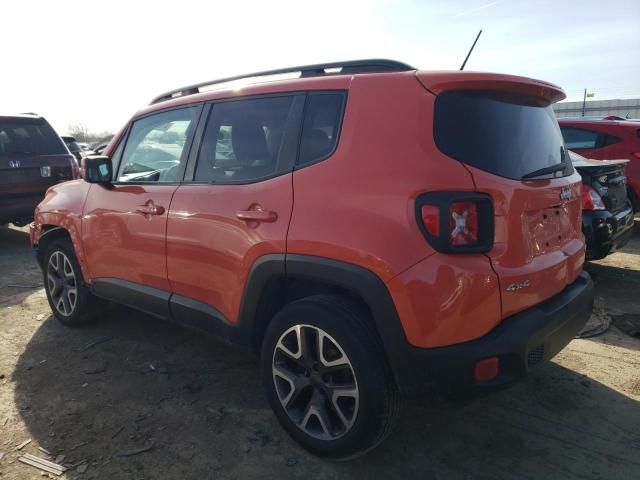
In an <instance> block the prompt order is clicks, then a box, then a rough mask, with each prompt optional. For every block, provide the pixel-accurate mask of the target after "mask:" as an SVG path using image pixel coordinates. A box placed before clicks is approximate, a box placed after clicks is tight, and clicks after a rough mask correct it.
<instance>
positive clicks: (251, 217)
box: [236, 207, 278, 223]
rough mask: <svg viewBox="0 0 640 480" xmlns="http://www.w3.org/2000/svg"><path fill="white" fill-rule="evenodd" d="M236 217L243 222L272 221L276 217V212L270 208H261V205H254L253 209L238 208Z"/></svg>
mask: <svg viewBox="0 0 640 480" xmlns="http://www.w3.org/2000/svg"><path fill="white" fill-rule="evenodd" d="M236 217H237V218H239V219H240V220H244V221H245V222H265V223H272V222H275V221H276V220H277V219H278V214H277V213H276V212H272V211H270V210H262V208H261V207H255V209H254V210H239V211H238V212H237V213H236Z"/></svg>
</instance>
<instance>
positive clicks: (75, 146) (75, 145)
mask: <svg viewBox="0 0 640 480" xmlns="http://www.w3.org/2000/svg"><path fill="white" fill-rule="evenodd" d="M64 143H66V144H67V148H68V149H69V150H70V151H71V152H79V151H80V150H82V149H81V148H80V145H78V143H77V142H75V141H66V142H64Z"/></svg>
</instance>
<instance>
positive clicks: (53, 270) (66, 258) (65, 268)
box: [42, 239, 104, 327]
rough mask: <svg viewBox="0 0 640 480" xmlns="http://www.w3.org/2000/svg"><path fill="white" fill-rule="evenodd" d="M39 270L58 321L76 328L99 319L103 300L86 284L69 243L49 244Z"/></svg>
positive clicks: (57, 242) (64, 241)
mask: <svg viewBox="0 0 640 480" xmlns="http://www.w3.org/2000/svg"><path fill="white" fill-rule="evenodd" d="M42 271H43V275H44V285H45V290H46V293H47V300H48V301H49V306H50V307H51V310H52V312H53V314H54V316H55V317H56V318H57V319H58V320H60V322H62V323H63V324H65V325H68V326H72V327H75V326H80V325H85V324H87V323H91V322H92V321H95V320H97V319H98V318H99V317H100V316H101V314H102V312H103V310H104V309H103V308H101V307H102V306H103V305H104V301H103V300H101V299H98V298H97V297H95V296H94V295H93V294H92V293H91V291H90V290H89V287H88V286H87V285H86V284H85V282H84V278H83V277H82V272H81V270H80V266H79V265H78V261H77V259H76V256H75V253H74V251H73V247H72V245H71V242H70V241H69V240H67V239H58V240H54V241H53V242H51V244H50V245H49V246H48V247H47V250H46V253H45V255H44V261H43V264H42Z"/></svg>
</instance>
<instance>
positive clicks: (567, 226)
mask: <svg viewBox="0 0 640 480" xmlns="http://www.w3.org/2000/svg"><path fill="white" fill-rule="evenodd" d="M420 75H421V74H418V77H419V80H420V81H421V82H422V83H423V85H425V87H426V88H428V89H429V90H430V91H432V92H433V93H434V94H436V95H437V99H436V103H435V114H434V115H435V118H434V137H435V141H436V144H437V146H438V148H439V149H440V150H441V151H442V152H443V153H445V154H446V155H448V156H449V157H452V158H455V159H457V160H459V161H460V162H462V164H463V165H465V167H466V168H467V170H468V171H469V172H470V173H471V175H472V177H473V181H474V184H475V188H476V191H478V192H484V193H487V194H489V195H490V196H491V197H492V199H493V204H494V215H495V216H494V220H495V233H494V244H493V247H492V248H491V250H490V251H488V252H487V253H486V255H487V256H488V257H489V259H490V260H491V265H492V267H493V269H494V271H495V272H496V274H497V275H498V278H499V281H500V289H501V299H502V316H503V318H505V317H508V316H510V315H513V314H514V313H517V312H519V311H522V310H525V309H527V308H529V307H531V306H533V305H536V304H538V303H540V302H542V301H544V300H546V299H548V298H550V297H552V296H553V295H555V294H557V293H559V292H560V291H562V290H563V289H564V288H565V287H566V286H567V285H569V284H571V283H572V282H573V281H574V280H575V279H576V277H577V276H578V274H579V273H580V271H581V269H582V264H583V262H584V241H583V237H582V231H581V219H582V216H581V207H580V175H579V174H578V173H577V172H576V171H575V170H574V168H573V166H572V165H571V161H570V160H569V156H568V153H567V152H566V149H565V146H564V141H563V138H562V134H561V132H560V129H559V127H558V123H557V121H556V119H555V115H554V113H553V110H552V108H551V104H552V103H553V102H555V101H557V100H560V99H562V98H564V93H563V92H562V90H561V89H560V88H559V87H556V86H554V85H552V84H548V83H546V82H540V81H537V80H531V79H526V78H522V77H513V76H507V75H494V74H479V73H473V72H456V73H449V74H435V75H430V74H425V75H424V76H423V77H421V76H420Z"/></svg>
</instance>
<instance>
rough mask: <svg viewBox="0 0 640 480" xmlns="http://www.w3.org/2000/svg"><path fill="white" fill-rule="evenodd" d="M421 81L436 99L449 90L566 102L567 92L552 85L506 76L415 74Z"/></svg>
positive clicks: (490, 74)
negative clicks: (513, 95)
mask: <svg viewBox="0 0 640 480" xmlns="http://www.w3.org/2000/svg"><path fill="white" fill-rule="evenodd" d="M416 77H417V79H418V81H419V82H420V83H421V84H422V86H424V88H426V89H427V90H429V91H430V92H431V93H433V94H434V95H438V94H439V93H442V92H444V91H447V90H495V91H504V92H511V93H520V94H523V95H530V96H532V97H536V98H539V99H542V100H544V101H547V102H549V103H556V102H559V101H560V100H564V99H565V98H566V95H565V93H564V90H562V88H560V87H559V86H557V85H554V84H553V83H549V82H544V81H542V80H535V79H533V78H527V77H518V76H516V75H504V74H501V73H484V72H465V71H459V70H452V71H442V72H421V71H419V72H416Z"/></svg>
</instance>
